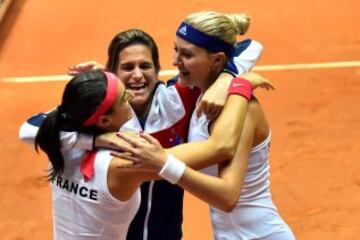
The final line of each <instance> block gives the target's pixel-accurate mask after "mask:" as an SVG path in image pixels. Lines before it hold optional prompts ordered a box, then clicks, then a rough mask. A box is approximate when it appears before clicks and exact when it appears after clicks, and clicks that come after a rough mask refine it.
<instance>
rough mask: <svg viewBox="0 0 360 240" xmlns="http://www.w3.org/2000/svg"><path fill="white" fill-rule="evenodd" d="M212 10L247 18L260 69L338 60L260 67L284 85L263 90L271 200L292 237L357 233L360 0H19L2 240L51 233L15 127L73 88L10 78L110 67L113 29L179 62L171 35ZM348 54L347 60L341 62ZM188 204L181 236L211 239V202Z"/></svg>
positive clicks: (1, 111)
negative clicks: (148, 39) (137, 33)
mask: <svg viewBox="0 0 360 240" xmlns="http://www.w3.org/2000/svg"><path fill="white" fill-rule="evenodd" d="M209 9H213V10H218V11H224V12H246V13H248V14H249V15H250V16H251V17H252V25H251V29H250V31H249V32H248V34H247V37H251V38H254V39H257V40H258V41H260V42H262V43H263V45H264V47H265V51H264V53H263V56H262V59H261V60H260V62H259V64H258V66H260V67H261V66H270V65H271V66H273V65H280V64H281V65H282V64H284V65H287V66H288V65H290V68H291V66H292V64H299V63H306V64H311V63H330V62H331V63H334V64H335V67H334V68H330V66H332V65H329V64H325V65H324V68H319V67H317V66H316V65H305V68H304V67H301V68H300V69H293V70H281V69H277V70H276V69H275V70H263V69H262V70H263V71H261V72H260V73H262V74H263V75H264V76H266V77H268V78H269V79H271V80H272V81H273V82H274V83H275V84H276V87H277V91H275V92H263V91H258V95H259V98H260V100H261V101H262V103H263V106H264V108H265V110H266V112H267V115H268V118H269V120H270V122H271V125H272V131H273V139H272V146H271V186H272V193H273V198H274V201H275V203H276V204H277V206H278V208H279V211H280V213H281V215H282V216H283V218H284V219H285V220H286V221H287V223H288V224H289V225H290V227H291V228H292V229H293V231H294V233H295V235H296V236H297V239H301V240H313V239H328V240H335V239H336V240H338V239H342V240H350V239H360V235H359V232H360V204H359V203H360V174H359V172H360V163H359V160H360V159H359V153H360V144H359V140H360V96H359V94H360V67H359V62H358V61H359V60H360V20H359V12H360V2H359V1H356V0H344V1H332V0H331V1H325V0H318V1H309V0H302V1H300V0H293V1H286V0H273V1H234V0H228V1H218V0H217V1H215V0H207V1H205V0H194V1H186V2H185V1H180V0H176V1H174V0H173V1H164V0H161V1H157V0H155V1H136V2H133V1H128V2H126V3H125V2H124V1H95V0H92V1H85V0H76V1H70V0H64V1H48V0H37V1H26V0H14V2H13V4H12V5H11V6H10V8H9V10H8V12H7V15H6V16H5V18H4V19H3V21H2V23H1V25H0V106H1V107H0V124H1V126H2V127H1V131H0V134H1V135H0V136H1V137H0V149H1V153H2V155H1V161H0V188H1V198H0V206H1V211H0V236H1V237H0V238H1V239H16V240H21V239H39V240H42V239H44V240H45V239H51V238H52V237H51V236H52V225H51V205H50V193H49V187H48V185H47V184H46V183H44V182H42V181H41V180H40V177H41V176H43V175H44V170H45V169H46V166H47V160H46V158H45V156H44V154H41V155H37V154H36V153H35V152H34V150H33V148H32V146H30V145H25V144H23V143H21V142H20V141H19V140H18V135H17V134H18V128H19V126H20V124H21V123H22V122H23V121H24V120H25V119H26V118H27V117H28V116H30V115H31V114H33V113H36V112H39V111H44V110H48V109H50V108H51V107H53V106H55V104H56V103H57V102H59V101H60V94H61V92H62V88H63V86H64V85H65V83H66V82H65V81H57V82H36V83H34V82H31V83H14V82H5V80H6V79H5V78H12V77H29V76H44V75H45V76H48V75H62V74H65V70H66V68H67V66H69V65H71V64H74V63H77V62H79V61H83V60H89V59H96V60H98V61H101V62H104V61H105V59H106V49H107V45H108V43H109V41H110V40H111V38H112V36H113V35H115V33H117V32H119V31H122V30H125V29H128V28H133V27H137V28H141V29H144V30H145V31H147V32H149V33H151V34H152V35H153V36H154V38H155V40H156V41H157V42H158V44H159V46H160V55H161V64H162V68H163V69H164V70H168V69H174V67H172V66H171V56H172V47H173V37H174V32H175V30H176V28H177V26H178V24H179V22H180V21H181V20H182V18H183V17H184V16H186V15H187V14H188V13H190V12H195V11H200V10H209ZM344 61H352V62H351V63H348V64H347V65H348V66H347V67H340V66H339V62H344ZM309 66H310V68H308V67H309ZM288 67H289V66H288ZM259 70H261V68H260V69H259ZM163 79H166V77H163ZM10 80H11V79H10ZM184 211H185V219H184V225H183V230H184V240H202V239H205V240H206V239H211V227H210V222H209V217H208V207H207V205H206V204H205V203H203V202H201V201H199V200H197V199H196V198H194V197H193V196H191V195H189V194H187V195H186V199H185V209H184Z"/></svg>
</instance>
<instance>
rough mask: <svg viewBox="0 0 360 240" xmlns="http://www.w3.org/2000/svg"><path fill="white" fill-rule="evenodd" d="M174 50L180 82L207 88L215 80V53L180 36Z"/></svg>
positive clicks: (174, 61) (202, 88) (174, 60)
mask: <svg viewBox="0 0 360 240" xmlns="http://www.w3.org/2000/svg"><path fill="white" fill-rule="evenodd" d="M174 50H175V53H174V59H173V65H174V66H176V67H177V68H178V69H179V81H180V83H181V84H182V85H184V86H188V87H189V86H197V87H199V88H200V89H201V90H203V91H204V90H206V89H207V88H208V87H209V86H210V85H211V84H212V81H213V80H214V79H213V75H214V70H216V69H215V68H214V67H215V65H214V63H215V58H214V56H215V55H214V54H212V53H210V52H209V51H207V50H205V49H203V48H200V47H197V46H196V45H194V44H191V43H189V42H187V41H185V40H183V39H181V38H179V37H176V39H175V47H174Z"/></svg>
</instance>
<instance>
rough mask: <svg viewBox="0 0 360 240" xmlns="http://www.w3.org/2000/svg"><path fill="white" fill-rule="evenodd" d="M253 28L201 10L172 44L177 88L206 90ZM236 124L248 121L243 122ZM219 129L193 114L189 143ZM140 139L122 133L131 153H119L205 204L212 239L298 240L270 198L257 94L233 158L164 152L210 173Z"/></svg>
mask: <svg viewBox="0 0 360 240" xmlns="http://www.w3.org/2000/svg"><path fill="white" fill-rule="evenodd" d="M248 26H249V18H248V17H247V16H246V15H245V14H222V13H217V12H199V13H195V14H191V15H189V16H188V17H187V18H186V19H185V20H184V21H183V22H182V23H181V24H180V26H179V28H178V30H177V33H176V38H175V47H174V49H175V55H174V65H175V66H177V67H178V69H179V72H180V75H179V81H180V83H181V84H183V85H186V86H197V87H199V88H200V89H201V91H202V92H205V91H206V90H207V89H208V88H209V86H210V85H211V84H212V83H213V82H214V81H215V79H216V77H217V76H218V74H219V73H220V72H221V71H222V67H223V66H224V64H225V62H226V60H227V59H228V58H230V57H231V56H232V55H233V54H234V49H233V45H234V43H235V41H236V36H237V35H238V34H240V35H241V34H244V33H245V32H246V31H247V29H248ZM234 84H238V83H234V82H233V86H234ZM239 84H240V83H239ZM198 107H199V106H198ZM221 117H225V118H226V114H225V113H222V114H221ZM218 120H219V119H218ZM237 121H240V122H241V121H243V119H242V118H241V117H240V116H239V118H238V120H237ZM231 124H234V122H233V123H231V122H230V123H229V125H228V127H225V128H223V129H222V131H227V128H231ZM215 126H216V121H214V122H212V121H209V120H207V118H206V117H205V116H201V117H200V118H197V117H196V116H195V115H193V116H192V119H191V123H190V130H189V141H191V142H192V144H196V143H197V144H201V142H202V141H203V140H206V139H208V138H209V137H210V136H212V135H213V134H214V132H213V131H214V127H215ZM216 134H217V133H216ZM141 135H142V137H143V138H144V139H146V140H147V143H142V142H139V141H136V140H132V139H129V138H127V137H124V136H123V135H120V136H121V137H122V138H123V139H125V140H126V141H128V142H129V143H131V144H132V147H124V149H125V150H126V151H127V153H126V154H116V153H114V155H117V156H121V157H123V158H126V159H128V160H132V161H134V162H135V163H136V164H135V165H134V166H133V167H132V168H139V167H140V168H149V167H150V168H151V169H155V170H157V171H159V174H160V175H161V176H163V177H164V178H165V179H168V180H169V181H171V182H173V183H176V184H178V185H179V186H181V187H183V188H184V189H186V190H188V191H189V192H191V193H193V194H194V195H196V196H198V197H199V198H201V199H202V200H204V201H206V202H208V203H209V204H210V213H211V221H212V225H213V233H214V239H229V240H233V239H264V240H292V239H294V238H295V237H294V235H293V233H292V232H291V230H290V228H289V227H288V225H287V224H286V223H285V222H284V220H283V219H282V218H281V217H280V215H279V213H278V211H277V208H276V206H275V204H274V203H273V201H272V198H271V192H270V179H269V175H270V173H269V158H268V152H269V145H270V139H271V130H270V127H269V124H268V121H267V119H266V117H265V114H264V112H263V110H262V108H261V105H260V103H259V101H258V100H257V99H256V97H255V96H254V95H252V96H250V97H249V106H248V109H247V114H246V117H245V122H244V127H243V131H242V133H241V137H240V141H239V143H238V145H237V148H236V152H235V156H234V157H233V158H232V159H228V160H227V161H221V160H220V159H219V160H218V161H215V162H211V161H206V159H205V158H204V159H202V161H201V160H200V161H199V160H198V159H196V160H195V159H191V155H192V154H193V152H186V151H184V149H183V148H182V147H183V146H181V145H179V146H178V147H175V148H172V149H168V150H167V154H174V155H175V156H176V157H177V158H179V159H181V160H183V161H184V162H185V163H186V165H190V166H192V167H194V168H195V169H197V168H201V167H204V166H209V165H212V164H213V163H216V164H214V165H212V166H211V167H209V168H207V169H206V170H204V172H206V174H204V173H201V172H198V171H195V170H193V169H192V168H190V167H188V166H186V167H185V165H184V163H183V162H181V161H179V160H177V159H176V158H174V157H173V156H171V155H167V154H166V152H165V151H161V146H160V144H158V142H157V141H156V140H155V139H153V138H151V137H150V136H149V135H146V134H141ZM199 146H200V145H199ZM199 151H200V150H199Z"/></svg>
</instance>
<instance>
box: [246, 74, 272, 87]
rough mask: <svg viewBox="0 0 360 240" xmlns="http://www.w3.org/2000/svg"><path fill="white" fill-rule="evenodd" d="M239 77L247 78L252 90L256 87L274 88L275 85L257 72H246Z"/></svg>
mask: <svg viewBox="0 0 360 240" xmlns="http://www.w3.org/2000/svg"><path fill="white" fill-rule="evenodd" d="M239 77H241V78H244V79H246V80H248V81H249V82H250V84H251V88H252V89H253V90H254V89H256V88H258V87H260V88H264V89H266V90H274V89H275V86H274V85H273V84H272V82H270V80H268V79H266V78H264V77H263V76H261V75H260V74H258V73H255V72H246V73H243V74H241V75H240V76H239Z"/></svg>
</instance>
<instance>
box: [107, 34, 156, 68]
mask: <svg viewBox="0 0 360 240" xmlns="http://www.w3.org/2000/svg"><path fill="white" fill-rule="evenodd" d="M136 44H141V45H144V46H146V47H147V48H149V50H150V51H151V56H152V60H153V62H154V66H155V70H156V72H159V71H160V60H159V50H158V47H157V45H156V43H155V41H154V39H153V38H152V37H151V36H150V35H149V34H147V33H146V32H144V31H142V30H140V29H129V30H126V31H124V32H120V33H118V34H117V35H116V36H115V37H114V38H113V39H112V41H111V43H110V45H109V48H108V61H107V63H106V70H107V71H110V72H113V73H116V69H117V67H118V65H119V53H120V52H121V51H122V50H123V49H124V48H126V47H128V46H131V45H136Z"/></svg>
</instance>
